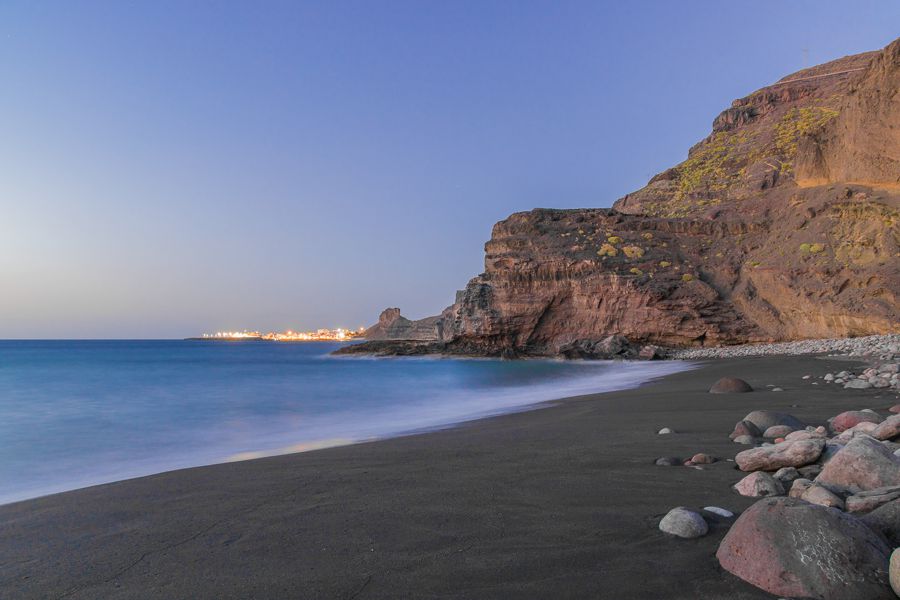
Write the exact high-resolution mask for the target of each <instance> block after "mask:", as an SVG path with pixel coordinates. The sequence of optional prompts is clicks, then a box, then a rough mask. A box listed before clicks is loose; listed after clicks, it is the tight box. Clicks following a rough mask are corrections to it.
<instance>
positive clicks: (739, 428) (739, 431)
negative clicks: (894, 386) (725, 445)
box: [729, 405, 900, 439]
mask: <svg viewBox="0 0 900 600" xmlns="http://www.w3.org/2000/svg"><path fill="white" fill-rule="evenodd" d="M898 406H900V405H898ZM740 435H749V436H750V437H760V436H762V431H760V430H759V427H757V426H756V425H754V424H753V423H751V422H750V421H738V423H737V424H736V425H735V426H734V431H732V432H731V435H730V436H729V437H730V438H731V439H734V438H736V437H738V436H740Z"/></svg>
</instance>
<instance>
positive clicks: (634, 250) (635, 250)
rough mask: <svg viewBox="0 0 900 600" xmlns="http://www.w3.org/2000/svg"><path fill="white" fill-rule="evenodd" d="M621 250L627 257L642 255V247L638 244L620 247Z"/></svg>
mask: <svg viewBox="0 0 900 600" xmlns="http://www.w3.org/2000/svg"><path fill="white" fill-rule="evenodd" d="M622 252H624V253H625V256H627V257H628V258H641V257H642V256H644V249H643V248H641V247H640V246H625V247H623V248H622Z"/></svg>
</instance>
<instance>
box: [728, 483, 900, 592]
mask: <svg viewBox="0 0 900 600" xmlns="http://www.w3.org/2000/svg"><path fill="white" fill-rule="evenodd" d="M889 554H890V549H889V548H888V547H887V545H886V544H885V543H884V541H883V540H882V539H881V538H880V536H879V535H878V534H876V533H875V532H873V531H872V530H871V529H869V528H868V527H866V526H865V525H864V524H863V523H862V522H861V521H860V520H859V519H857V518H855V517H853V516H851V515H847V514H845V513H842V512H841V511H839V510H836V509H834V508H827V507H824V506H818V505H815V504H809V503H807V502H804V501H802V500H797V499H794V498H766V499H763V500H760V501H759V502H757V503H756V504H754V505H753V506H751V507H750V508H749V509H747V510H746V511H744V513H743V514H742V515H741V516H740V517H739V518H738V519H737V521H736V522H735V524H734V525H733V526H732V528H731V530H730V531H729V532H728V534H727V535H726V536H725V539H723V540H722V543H721V544H720V545H719V549H718V551H717V552H716V558H718V559H719V564H720V565H721V566H722V568H723V569H725V570H726V571H728V572H729V573H731V574H733V575H735V576H737V577H739V578H741V579H743V580H744V581H747V582H748V583H751V584H753V585H755V586H756V587H758V588H761V589H763V590H765V591H766V592H769V593H770V594H774V595H776V596H784V597H788V598H817V599H819V600H896V599H895V598H894V595H893V592H892V591H891V587H890V583H889V579H888V556H889Z"/></svg>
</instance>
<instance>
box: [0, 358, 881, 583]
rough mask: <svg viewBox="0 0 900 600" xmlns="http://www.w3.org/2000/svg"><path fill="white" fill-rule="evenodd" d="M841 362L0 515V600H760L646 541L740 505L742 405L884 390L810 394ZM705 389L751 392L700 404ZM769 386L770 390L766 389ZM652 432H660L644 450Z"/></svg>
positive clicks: (701, 559) (205, 473) (697, 375)
mask: <svg viewBox="0 0 900 600" xmlns="http://www.w3.org/2000/svg"><path fill="white" fill-rule="evenodd" d="M845 366H846V363H845V362H841V361H829V360H821V359H815V358H811V357H805V358H786V357H774V358H764V359H743V360H739V361H738V360H729V361H719V362H713V363H709V364H708V365H707V366H705V367H704V368H702V369H700V370H697V371H693V372H690V373H683V374H679V375H675V376H671V377H669V378H667V379H665V380H662V381H659V382H657V383H654V384H650V385H647V386H644V387H642V388H640V389H638V390H631V391H625V392H615V393H610V394H603V395H596V396H587V397H582V398H578V399H573V400H569V401H565V402H562V403H559V404H557V405H555V406H552V407H550V408H545V409H542V410H536V411H532V412H528V413H520V414H514V415H507V416H503V417H497V418H492V419H488V420H484V421H478V422H475V423H471V424H468V425H464V426H462V427H458V428H455V429H451V430H447V431H441V432H436V433H428V434H423V435H416V436H410V437H406V438H400V439H394V440H388V441H383V442H375V443H368V444H360V445H355V446H348V447H343V448H332V449H329V450H322V451H316V452H308V453H305V454H296V455H290V456H281V457H275V458H267V459H261V460H254V461H247V462H241V463H231V464H224V465H217V466H212V467H201V468H196V469H188V470H183V471H175V472H171V473H165V474H161V475H156V476H151V477H144V478H141V479H135V480H131V481H126V482H120V483H116V484H110V485H103V486H98V487H93V488H88V489H84V490H79V491H75V492H69V493H65V494H59V495H55V496H49V497H46V498H41V499H37V500H31V501H27V502H20V503H17V504H11V505H7V506H3V507H0V590H2V593H0V596H2V597H3V598H7V599H9V598H90V599H94V598H217V599H222V598H554V599H556V600H558V599H560V598H588V597H590V598H610V599H617V600H618V599H623V598H624V599H628V598H648V599H650V598H662V597H665V598H669V599H674V598H681V599H685V600H687V599H690V600H697V599H703V598H708V599H713V598H715V599H721V598H731V599H751V598H771V596H769V595H768V594H765V593H763V592H761V591H759V590H757V589H755V588H753V587H752V586H750V585H748V584H745V583H743V582H742V581H739V580H738V579H736V578H734V577H733V576H731V575H730V574H728V573H725V572H723V571H722V570H721V569H720V568H719V566H718V563H717V562H716V560H715V557H714V553H715V550H716V548H717V546H718V543H719V541H720V540H721V538H722V536H723V535H724V533H725V530H726V529H725V527H724V526H722V525H714V526H713V527H712V530H711V532H710V534H709V535H708V536H706V537H704V538H701V539H697V540H680V539H673V538H669V537H666V536H665V535H663V534H662V533H660V532H659V530H658V529H657V523H658V521H659V518H660V517H661V516H662V515H663V514H664V513H665V512H666V511H668V510H669V509H670V508H672V507H674V506H679V505H684V506H689V507H697V508H699V507H703V506H709V505H716V506H722V507H725V508H728V509H731V510H734V511H741V510H743V509H745V508H746V507H748V506H749V505H750V504H751V503H752V501H751V500H748V499H745V498H741V497H739V496H737V495H735V494H734V493H732V492H731V491H730V490H729V486H730V485H732V484H734V483H735V482H736V481H737V480H738V479H740V474H739V473H738V472H737V471H735V470H734V467H733V463H728V462H722V463H719V464H715V465H712V466H710V467H709V468H708V469H706V470H703V471H699V470H695V469H690V468H684V467H656V466H654V465H653V464H652V463H653V460H654V459H655V458H657V457H658V456H666V455H676V456H689V455H691V454H693V453H695V452H699V451H703V452H707V453H711V454H713V455H717V456H720V457H733V456H734V454H735V453H736V451H738V450H739V449H740V448H741V447H738V446H736V445H734V444H733V443H731V442H730V441H729V440H728V434H729V433H730V431H731V428H732V426H733V425H734V423H735V422H736V421H737V420H739V419H740V418H741V417H743V416H744V415H745V414H746V413H747V412H749V411H750V410H752V409H758V408H759V409H762V408H766V409H776V410H784V411H789V412H791V413H793V414H795V415H797V416H799V417H801V418H805V419H807V420H809V421H810V422H812V423H819V422H822V421H823V420H824V419H825V418H827V417H829V416H831V415H834V414H836V413H837V412H839V411H842V410H845V409H851V408H866V407H871V408H879V409H880V408H884V407H887V406H890V405H891V404H894V403H895V402H896V401H897V400H896V397H895V395H894V394H889V393H884V392H880V393H879V392H876V391H851V390H847V391H845V390H843V389H840V388H838V387H836V386H827V385H824V384H822V385H818V386H813V385H811V380H810V381H803V380H801V376H802V375H804V374H807V373H809V374H817V375H822V374H824V373H825V372H827V371H829V370H831V371H834V370H840V369H841V368H845ZM722 375H736V376H740V377H744V378H746V379H748V380H749V381H750V382H751V383H752V384H753V385H754V386H755V387H757V388H758V389H759V390H763V391H757V392H754V393H751V394H738V395H727V396H713V395H710V394H707V393H706V389H707V388H708V387H709V385H710V384H711V383H712V382H713V381H715V380H716V379H717V378H719V377H720V376H722ZM766 384H776V385H779V386H781V387H783V388H784V389H785V391H784V392H769V391H764V390H766V388H765V385H766ZM663 426H668V427H673V428H674V429H675V430H676V431H678V432H679V433H678V434H676V435H668V436H659V435H656V433H655V432H656V431H657V430H658V429H659V428H660V427H663Z"/></svg>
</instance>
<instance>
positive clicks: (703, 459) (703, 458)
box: [691, 452, 719, 465]
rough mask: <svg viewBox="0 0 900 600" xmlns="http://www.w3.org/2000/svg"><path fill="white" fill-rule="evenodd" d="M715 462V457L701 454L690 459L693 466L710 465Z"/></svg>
mask: <svg viewBox="0 0 900 600" xmlns="http://www.w3.org/2000/svg"><path fill="white" fill-rule="evenodd" d="M717 460H719V459H717V458H716V457H715V456H710V455H709V454H704V453H703V452H698V453H697V454H695V455H694V456H692V457H691V462H692V463H693V464H695V465H711V464H712V463H714V462H716V461H717Z"/></svg>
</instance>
